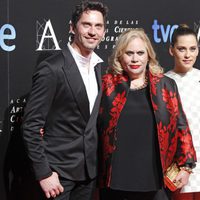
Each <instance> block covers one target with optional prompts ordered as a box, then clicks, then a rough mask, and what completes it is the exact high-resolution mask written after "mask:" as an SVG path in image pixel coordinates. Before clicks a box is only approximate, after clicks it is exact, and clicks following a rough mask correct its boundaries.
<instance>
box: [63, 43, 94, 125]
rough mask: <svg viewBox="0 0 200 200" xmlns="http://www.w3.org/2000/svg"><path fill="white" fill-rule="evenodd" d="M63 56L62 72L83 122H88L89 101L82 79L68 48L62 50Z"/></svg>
mask: <svg viewBox="0 0 200 200" xmlns="http://www.w3.org/2000/svg"><path fill="white" fill-rule="evenodd" d="M63 55H64V58H65V64H64V66H63V70H64V72H65V75H66V77H67V80H68V83H69V86H70V88H71V90H72V93H73V95H74V98H75V101H76V102H77V105H78V107H79V109H80V112H81V114H82V116H83V118H84V119H85V121H86V122H88V119H89V117H90V111H89V100H88V97H87V92H86V88H85V85H84V82H83V79H82V77H81V74H80V72H79V69H78V66H77V65H76V62H75V60H74V58H73V56H72V55H71V53H70V51H69V49H68V47H65V48H63Z"/></svg>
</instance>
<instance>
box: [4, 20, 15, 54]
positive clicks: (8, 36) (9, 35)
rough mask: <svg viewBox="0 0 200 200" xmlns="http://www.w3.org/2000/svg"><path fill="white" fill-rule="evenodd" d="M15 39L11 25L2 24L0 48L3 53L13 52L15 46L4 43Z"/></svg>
mask: <svg viewBox="0 0 200 200" xmlns="http://www.w3.org/2000/svg"><path fill="white" fill-rule="evenodd" d="M15 38H16V31H15V28H14V27H13V26H12V25H11V24H4V25H3V26H2V27H0V47H1V48H2V49H3V50H4V51H13V50H14V49H15V45H9V44H8V42H7V43H5V41H6V40H7V41H9V40H14V39H15Z"/></svg>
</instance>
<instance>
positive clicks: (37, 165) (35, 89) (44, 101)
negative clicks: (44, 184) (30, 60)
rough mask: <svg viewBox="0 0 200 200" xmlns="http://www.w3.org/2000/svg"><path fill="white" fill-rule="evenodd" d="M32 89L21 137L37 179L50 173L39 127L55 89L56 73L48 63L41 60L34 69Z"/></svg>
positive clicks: (41, 125)
mask: <svg viewBox="0 0 200 200" xmlns="http://www.w3.org/2000/svg"><path fill="white" fill-rule="evenodd" d="M32 81H33V82H32V90H31V93H30V96H29V99H28V102H27V105H26V108H25V113H24V119H23V125H22V129H23V138H24V141H25V146H26V148H27V151H28V156H29V158H30V159H31V161H32V165H33V170H34V172H35V176H36V179H37V180H41V179H43V178H46V177H48V176H50V175H51V174H52V171H51V169H50V167H49V164H48V160H47V157H46V155H45V150H44V146H43V137H42V135H41V134H40V129H41V128H44V126H45V120H46V117H47V114H48V112H49V109H50V106H51V104H52V101H53V98H54V95H55V91H56V75H55V73H54V72H53V71H52V70H51V68H50V67H49V63H47V62H42V63H41V64H40V65H39V66H38V67H37V69H36V72H35V73H34V75H33V80H32Z"/></svg>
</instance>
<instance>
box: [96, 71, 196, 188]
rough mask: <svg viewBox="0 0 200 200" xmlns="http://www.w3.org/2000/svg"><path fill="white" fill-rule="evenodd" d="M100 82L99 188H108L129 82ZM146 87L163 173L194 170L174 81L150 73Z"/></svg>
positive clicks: (110, 78) (115, 78)
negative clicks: (174, 169)
mask: <svg viewBox="0 0 200 200" xmlns="http://www.w3.org/2000/svg"><path fill="white" fill-rule="evenodd" d="M102 81H103V82H102V90H103V95H102V100H101V106H100V112H99V118H98V132H99V136H100V139H99V141H100V146H99V149H100V152H99V155H100V163H99V166H100V171H99V175H100V186H101V187H109V186H110V180H111V173H112V162H111V160H112V154H113V152H114V151H115V150H116V139H117V135H116V127H117V123H118V119H119V116H120V113H121V111H122V109H123V107H124V105H125V103H126V99H127V94H128V92H129V87H130V80H129V78H128V76H127V75H113V74H106V75H104V76H103V80H102ZM149 84H150V96H151V103H152V107H153V110H154V114H155V119H156V124H157V134H158V142H159V149H160V159H161V164H162V171H163V173H165V171H166V169H167V168H168V167H169V166H170V164H171V163H172V162H177V164H178V165H180V166H181V165H186V164H190V165H192V166H193V167H194V166H195V161H196V153H195V150H194V147H193V143H192V137H191V133H190V130H189V127H188V123H187V119H186V117H185V114H184V112H183V109H182V105H181V102H180V98H179V94H178V89H177V86H176V83H175V81H174V80H172V79H170V78H168V77H166V76H164V75H163V74H161V75H159V76H154V75H152V74H151V73H150V72H149ZM141 125H142V122H141Z"/></svg>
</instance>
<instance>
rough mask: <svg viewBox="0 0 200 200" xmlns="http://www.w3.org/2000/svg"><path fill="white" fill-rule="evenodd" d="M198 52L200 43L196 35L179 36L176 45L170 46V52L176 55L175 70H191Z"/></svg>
mask: <svg viewBox="0 0 200 200" xmlns="http://www.w3.org/2000/svg"><path fill="white" fill-rule="evenodd" d="M198 52H199V50H198V44H197V40H196V38H195V36H194V35H183V36H179V37H178V38H177V42H176V43H175V44H174V47H170V54H171V55H172V56H174V61H175V70H177V71H179V72H187V71H189V70H190V69H191V68H192V67H193V65H194V63H195V61H196V58H197V56H198Z"/></svg>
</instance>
